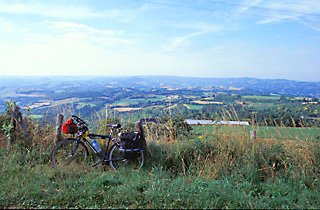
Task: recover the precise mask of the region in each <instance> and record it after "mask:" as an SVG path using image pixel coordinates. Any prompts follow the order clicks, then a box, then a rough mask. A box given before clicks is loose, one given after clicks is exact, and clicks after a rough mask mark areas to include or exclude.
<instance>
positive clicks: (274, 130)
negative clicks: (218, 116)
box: [192, 125, 320, 141]
mask: <svg viewBox="0 0 320 210" xmlns="http://www.w3.org/2000/svg"><path fill="white" fill-rule="evenodd" d="M192 128H193V134H194V136H195V138H199V137H200V139H201V138H205V137H207V138H213V137H215V136H223V137H225V138H241V139H243V140H248V139H249V133H250V131H251V130H256V131H257V138H261V139H274V140H298V141H320V128H293V127H271V126H255V127H251V126H221V125H214V126H212V125H198V126H192Z"/></svg>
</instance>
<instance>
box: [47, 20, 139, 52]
mask: <svg viewBox="0 0 320 210" xmlns="http://www.w3.org/2000/svg"><path fill="white" fill-rule="evenodd" d="M44 24H45V25H46V26H47V27H48V28H49V29H52V30H54V31H55V32H59V33H61V35H60V37H66V36H67V37H73V38H74V39H77V40H83V41H90V42H94V43H97V44H98V45H113V46H119V47H121V46H123V45H130V44H133V43H134V40H133V39H131V38H128V37H125V35H124V32H122V31H120V30H112V29H99V28H94V27H91V26H88V25H85V24H81V23H75V22H66V21H44ZM47 37H49V38H51V35H49V36H47ZM53 38H59V37H53Z"/></svg>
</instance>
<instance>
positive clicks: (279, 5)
mask: <svg viewBox="0 0 320 210" xmlns="http://www.w3.org/2000/svg"><path fill="white" fill-rule="evenodd" d="M249 9H251V10H259V12H260V16H262V17H264V18H263V19H261V20H259V21H257V23H258V24H271V23H277V22H282V21H294V22H297V23H300V24H303V25H304V26H306V27H308V28H310V29H313V30H317V31H319V29H320V22H319V17H318V16H319V15H320V2H319V0H304V1H300V0H283V1H278V0H268V1H262V0H256V1H246V2H245V3H244V4H243V5H242V6H241V7H240V9H239V12H240V13H242V14H244V13H248V10H249ZM257 16H259V15H257ZM315 16H316V17H317V18H316V20H315Z"/></svg>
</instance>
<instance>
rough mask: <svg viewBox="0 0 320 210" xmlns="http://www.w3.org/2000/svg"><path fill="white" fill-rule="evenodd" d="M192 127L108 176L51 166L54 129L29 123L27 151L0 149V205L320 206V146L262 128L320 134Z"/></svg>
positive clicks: (103, 170) (102, 171) (104, 171)
mask: <svg viewBox="0 0 320 210" xmlns="http://www.w3.org/2000/svg"><path fill="white" fill-rule="evenodd" d="M193 128H194V129H193V133H192V134H191V135H190V136H181V137H179V138H177V139H176V140H175V141H174V143H173V142H168V141H167V140H166V138H165V136H162V135H163V134H161V133H158V134H157V135H156V136H157V138H156V139H155V140H156V141H149V142H148V147H149V153H148V156H147V160H146V163H145V165H144V167H143V168H141V169H140V170H132V169H130V168H123V169H120V170H117V171H112V170H111V169H110V167H108V166H106V167H101V166H98V167H95V168H91V167H88V166H81V165H80V166H79V165H78V166H75V165H73V166H69V167H68V166H67V167H63V168H52V167H51V166H50V160H49V159H50V158H49V156H50V150H51V148H52V146H53V144H52V139H53V138H54V136H53V130H54V129H53V128H51V129H50V128H46V129H43V128H41V127H40V126H30V128H29V129H30V132H31V133H32V135H33V141H34V145H33V147H32V148H26V147H24V146H22V144H21V143H22V140H23V137H22V138H21V139H19V141H18V142H17V143H16V144H14V145H13V146H12V147H10V149H7V148H6V147H0V160H1V161H0V171H1V179H0V208H50V209H51V208H86V209H87V208H131V209H132V208H139V209H155V208H156V209H168V208H169V209H172V208H179V209H181V208H184V209H185V208H187V209H193V208H197V209H205V208H209V209H216V208H218V209H230V208H232V209H284V208H285V209H288V208H289V209H319V208H320V202H319V201H320V141H317V140H310V139H308V140H303V139H299V140H294V141H291V140H290V139H289V138H286V139H270V137H269V136H268V137H267V138H266V139H265V138H262V136H263V135H266V134H263V132H262V131H263V129H264V131H266V132H269V133H276V132H278V131H279V132H282V130H281V129H284V130H283V132H284V133H283V134H282V135H288V134H292V135H297V134H295V132H298V133H302V134H303V135H307V133H308V132H309V134H308V135H313V136H316V135H317V134H319V132H318V131H319V130H317V129H309V130H308V129H307V128H292V129H291V128H290V129H289V128H271V129H274V130H268V129H270V127H259V129H260V130H258V128H255V129H257V134H258V136H259V135H261V137H258V138H259V139H257V141H252V142H251V143H249V141H246V140H247V139H248V133H249V128H250V127H248V126H243V127H241V126H194V127H193ZM146 131H147V135H149V134H148V132H150V131H151V130H146ZM268 135H269V134H268ZM301 138H304V137H301ZM4 139H5V138H4V136H0V140H1V141H2V143H3V141H4ZM0 143H1V142H0ZM0 145H1V144H0ZM2 145H5V144H2Z"/></svg>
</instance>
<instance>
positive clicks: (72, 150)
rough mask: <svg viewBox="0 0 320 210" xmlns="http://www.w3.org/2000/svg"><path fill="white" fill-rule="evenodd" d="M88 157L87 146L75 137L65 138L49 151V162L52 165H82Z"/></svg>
mask: <svg viewBox="0 0 320 210" xmlns="http://www.w3.org/2000/svg"><path fill="white" fill-rule="evenodd" d="M87 157H88V149H87V147H86V146H85V145H84V144H83V143H82V142H81V141H79V140H77V139H65V140H62V141H60V142H58V144H57V145H56V146H55V147H54V148H53V149H52V151H51V156H50V158H51V164H52V166H53V167H61V166H66V165H70V164H72V165H83V164H85V162H86V160H87Z"/></svg>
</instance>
